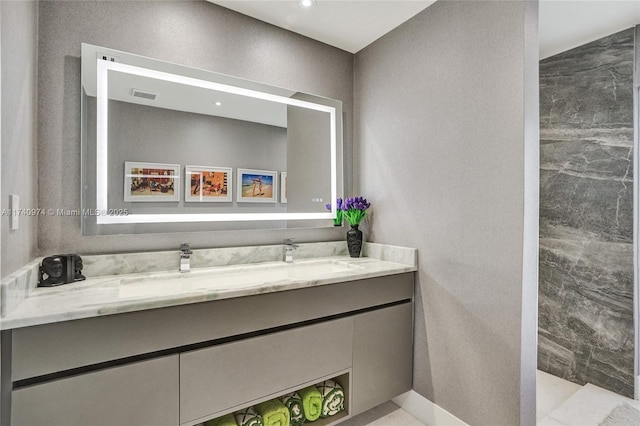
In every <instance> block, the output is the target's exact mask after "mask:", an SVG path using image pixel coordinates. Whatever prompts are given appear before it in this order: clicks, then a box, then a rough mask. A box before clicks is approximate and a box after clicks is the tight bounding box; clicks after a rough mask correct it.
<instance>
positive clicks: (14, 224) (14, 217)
mask: <svg viewBox="0 0 640 426" xmlns="http://www.w3.org/2000/svg"><path fill="white" fill-rule="evenodd" d="M9 208H10V209H11V228H10V229H11V230H12V231H16V230H17V229H18V227H19V225H20V222H19V219H20V215H19V214H18V211H19V209H20V196H18V195H15V194H12V195H9Z"/></svg>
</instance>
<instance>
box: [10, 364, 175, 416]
mask: <svg viewBox="0 0 640 426" xmlns="http://www.w3.org/2000/svg"><path fill="white" fill-rule="evenodd" d="M178 373H179V365H178V356H177V355H172V356H168V357H163V358H156V359H153V360H149V361H141V362H135V363H132V364H127V365H125V366H121V367H113V368H108V369H105V370H100V371H96V372H92V373H87V374H81V375H77V376H72V377H68V378H65V379H60V380H54V381H50V382H47V383H43V384H39V385H33V386H29V387H24V388H21V389H17V390H15V391H13V396H12V397H13V401H12V411H11V424H12V425H13V426H39V425H43V426H45V425H46V426H75V425H77V426H87V425H91V426H120V425H122V426H132V425H136V426H146V425H149V426H162V425H167V426H169V425H171V426H176V425H177V424H178V392H179V389H178Z"/></svg>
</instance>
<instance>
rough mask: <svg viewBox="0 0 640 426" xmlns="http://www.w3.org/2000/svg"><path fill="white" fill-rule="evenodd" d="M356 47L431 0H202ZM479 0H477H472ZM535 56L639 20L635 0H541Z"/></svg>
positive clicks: (334, 43) (342, 46) (353, 50)
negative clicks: (311, 1) (311, 0)
mask: <svg viewBox="0 0 640 426" xmlns="http://www.w3.org/2000/svg"><path fill="white" fill-rule="evenodd" d="M208 1H211V2H212V3H216V4H219V5H220V6H224V7H226V8H228V9H232V10H235V11H237V12H240V13H242V14H245V15H248V16H251V17H253V18H256V19H259V20H261V21H264V22H268V23H270V24H273V25H276V26H278V27H281V28H285V29H287V30H290V31H293V32H296V33H298V34H302V35H304V36H307V37H309V38H312V39H315V40H319V41H321V42H324V43H327V44H329V45H332V46H335V47H338V48H340V49H343V50H346V51H348V52H351V53H356V52H358V51H359V50H361V49H362V48H364V47H366V46H367V45H369V44H370V43H372V42H374V41H375V40H377V39H378V38H380V37H381V36H383V35H384V34H386V33H387V32H389V31H391V30H392V29H394V28H396V27H397V26H398V25H400V24H402V23H403V22H405V21H407V20H408V19H410V18H411V17H413V16H415V15H416V14H418V13H419V12H421V11H422V10H424V9H425V8H427V7H428V6H430V5H431V4H433V3H434V1H433V0H373V1H371V0H317V4H316V5H315V6H314V7H312V8H310V9H303V8H301V7H300V6H298V3H297V1H296V0H285V1H283V0H222V1H219V0H208ZM478 1H482V0H478ZM539 19H540V58H541V59H542V58H545V57H548V56H552V55H554V54H556V53H560V52H563V51H565V50H568V49H571V48H573V47H577V46H580V45H582V44H584V43H588V42H590V41H593V40H597V39H599V38H601V37H604V36H606V35H609V34H613V33H615V32H617V31H620V30H623V29H626V28H630V27H632V26H634V25H637V24H640V0H592V1H584V0H541V2H540V17H539Z"/></svg>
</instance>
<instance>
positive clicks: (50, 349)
mask: <svg viewBox="0 0 640 426" xmlns="http://www.w3.org/2000/svg"><path fill="white" fill-rule="evenodd" d="M412 299H413V274H412V273H406V274H399V275H393V276H385V277H377V278H371V279H366V280H359V281H353V282H343V283H336V284H332V285H325V286H318V287H312V288H308V289H298V290H292V291H284V292H279V293H270V294H264V295H255V296H248V297H239V298H235V299H226V300H220V301H211V302H204V303H195V304H190V305H182V306H175V307H171V308H162V309H152V310H147V311H141V312H134V313H127V314H117V315H109V316H104V317H97V318H90V319H83V320H75V321H68V322H61V323H54V324H46V325H42V326H35V327H27V328H22V329H17V330H10V331H4V332H3V340H2V342H3V351H2V356H3V358H2V365H3V369H6V370H7V371H8V374H3V375H2V377H1V379H2V388H3V389H13V390H12V391H9V392H6V393H3V399H5V401H4V403H5V404H7V406H9V407H10V408H11V410H3V411H2V413H1V414H2V419H1V420H2V421H1V423H2V424H3V425H5V423H6V424H7V426H9V425H11V426H22V425H24V426H38V425H47V426H58V425H60V426H63V425H64V426H73V425H82V426H86V425H91V426H102V425H104V426H119V425H123V426H133V425H135V426H146V425H150V426H162V425H172V426H178V425H180V424H183V425H184V426H188V425H194V424H196V423H199V422H201V421H205V420H208V419H211V418H213V417H217V416H218V415H222V414H226V413H228V412H232V411H234V410H236V409H240V408H243V407H246V406H249V405H252V404H254V403H256V402H260V401H263V400H265V399H268V398H272V397H276V396H279V395H281V394H283V393H286V392H289V391H292V390H295V389H299V388H300V387H304V386H308V385H310V384H314V383H316V382H317V381H320V380H322V379H326V378H334V377H337V376H339V377H340V380H341V381H342V382H343V383H344V385H343V386H345V387H346V388H345V392H346V393H347V394H348V395H349V397H348V401H349V404H348V408H347V411H346V413H344V414H343V417H342V418H344V416H346V415H353V414H357V413H360V412H362V411H365V410H367V409H369V408H371V407H373V406H375V405H378V404H380V403H383V402H385V401H387V400H389V399H391V398H393V397H395V396H397V395H399V394H401V393H403V392H405V391H407V390H409V389H411V385H412V338H413V331H412V311H413V303H412ZM5 342H6V346H5ZM7 400H8V401H7ZM333 421H334V420H329V419H325V420H323V422H324V423H331V422H333Z"/></svg>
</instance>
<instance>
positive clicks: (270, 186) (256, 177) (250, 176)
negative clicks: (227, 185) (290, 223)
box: [236, 169, 278, 203]
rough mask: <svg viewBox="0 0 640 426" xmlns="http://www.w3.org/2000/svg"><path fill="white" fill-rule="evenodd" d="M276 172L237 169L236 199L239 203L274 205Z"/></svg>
mask: <svg viewBox="0 0 640 426" xmlns="http://www.w3.org/2000/svg"><path fill="white" fill-rule="evenodd" d="M277 178H278V172H272V171H269V170H252V169H238V185H237V187H238V198H237V200H236V201H238V202H240V203H275V202H276V200H277V198H276V195H277V192H278V191H277V187H276V183H277V180H278V179H277Z"/></svg>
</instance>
